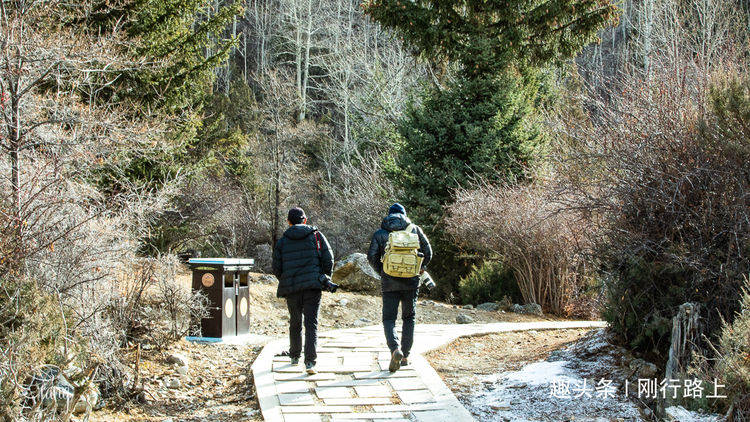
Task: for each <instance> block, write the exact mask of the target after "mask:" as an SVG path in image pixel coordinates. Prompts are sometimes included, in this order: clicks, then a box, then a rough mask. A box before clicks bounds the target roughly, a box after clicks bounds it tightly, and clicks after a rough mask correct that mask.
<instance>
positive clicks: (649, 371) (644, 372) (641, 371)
mask: <svg viewBox="0 0 750 422" xmlns="http://www.w3.org/2000/svg"><path fill="white" fill-rule="evenodd" d="M628 367H629V368H630V370H631V371H633V372H635V373H636V374H638V378H640V379H646V378H653V377H654V376H656V374H657V373H658V372H659V368H658V367H657V366H656V365H654V364H653V363H651V362H646V361H645V360H643V359H640V358H638V359H633V360H631V361H630V363H629V364H628Z"/></svg>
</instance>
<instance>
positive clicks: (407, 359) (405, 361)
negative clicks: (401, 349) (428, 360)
mask: <svg viewBox="0 0 750 422" xmlns="http://www.w3.org/2000/svg"><path fill="white" fill-rule="evenodd" d="M407 365H409V358H406V357H405V358H403V359H401V366H407Z"/></svg>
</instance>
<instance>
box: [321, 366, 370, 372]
mask: <svg viewBox="0 0 750 422" xmlns="http://www.w3.org/2000/svg"><path fill="white" fill-rule="evenodd" d="M315 370H317V371H318V372H332V373H334V374H353V373H355V372H367V371H370V370H372V365H359V366H353V365H349V366H347V365H336V366H334V365H328V364H326V365H316V366H315Z"/></svg>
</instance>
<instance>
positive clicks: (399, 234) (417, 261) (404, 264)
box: [380, 224, 424, 278]
mask: <svg viewBox="0 0 750 422" xmlns="http://www.w3.org/2000/svg"><path fill="white" fill-rule="evenodd" d="M415 228H416V226H415V225H414V224H409V227H407V228H406V229H405V230H400V231H395V232H391V233H390V234H389V235H388V243H386V245H385V253H384V254H383V258H382V259H381V260H380V261H381V262H382V263H383V272H384V273H386V274H388V275H389V276H391V277H399V278H411V277H416V276H418V275H419V272H420V270H421V268H422V261H423V260H424V258H423V257H421V256H419V235H418V234H417V233H415V232H416V230H415Z"/></svg>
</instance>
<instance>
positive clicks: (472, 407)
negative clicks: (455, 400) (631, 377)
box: [462, 361, 643, 422]
mask: <svg viewBox="0 0 750 422" xmlns="http://www.w3.org/2000/svg"><path fill="white" fill-rule="evenodd" d="M569 364H570V363H569V362H567V361H554V362H547V361H540V362H535V363H532V364H529V365H526V366H525V367H523V368H522V369H521V370H520V371H515V372H506V373H503V374H495V375H490V376H488V377H485V379H483V380H482V381H480V385H482V384H484V385H485V386H486V387H487V388H479V389H475V390H474V391H473V392H472V393H470V394H469V395H468V396H467V397H463V398H462V399H463V400H462V401H463V402H464V404H465V405H466V407H467V408H468V409H469V411H470V412H471V413H472V414H473V415H474V417H475V418H476V419H477V420H478V421H480V422H485V421H486V422H490V421H548V420H576V421H598V420H602V421H609V420H613V419H615V418H617V419H620V420H623V421H641V420H643V419H642V418H641V416H640V412H639V411H638V408H637V407H636V406H635V404H633V403H631V402H630V401H629V400H627V399H626V398H625V397H624V393H622V392H617V393H616V394H614V396H613V397H598V396H597V395H596V394H595V393H594V391H593V389H594V387H595V385H596V383H595V382H592V380H587V388H589V389H591V390H592V391H591V397H587V396H582V397H579V398H576V397H570V398H557V397H554V396H553V394H552V384H553V382H554V383H569V385H572V386H576V385H577V386H579V387H580V386H581V385H582V384H583V378H580V377H579V376H577V375H576V373H575V372H574V371H573V370H571V369H570V367H569V366H568V365H569ZM571 395H572V396H575V393H574V392H573V393H572V394H571Z"/></svg>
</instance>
